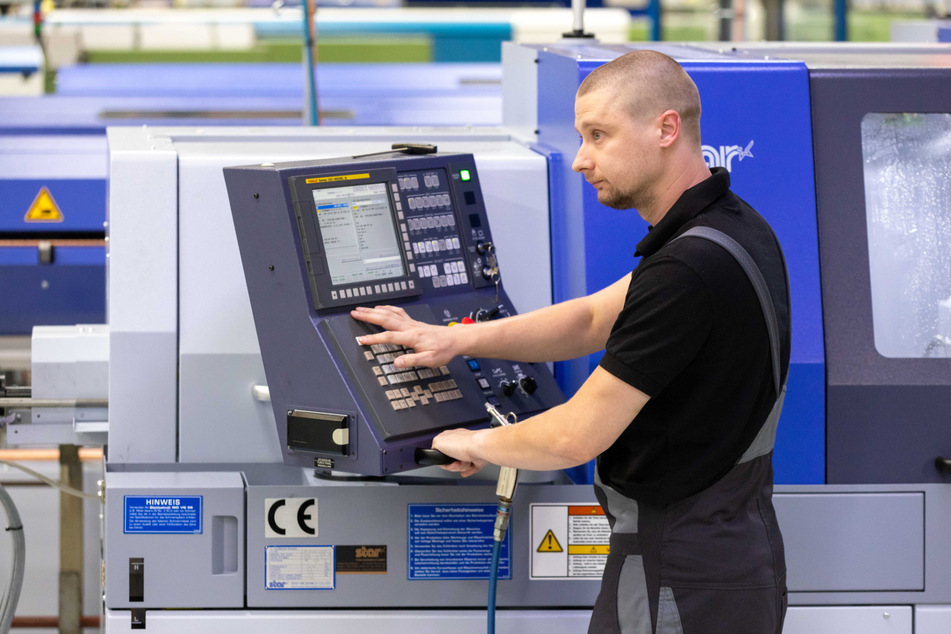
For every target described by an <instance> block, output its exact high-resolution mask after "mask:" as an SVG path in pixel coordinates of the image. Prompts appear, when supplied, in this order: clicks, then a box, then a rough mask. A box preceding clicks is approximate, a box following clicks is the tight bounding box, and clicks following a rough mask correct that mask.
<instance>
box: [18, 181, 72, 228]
mask: <svg viewBox="0 0 951 634" xmlns="http://www.w3.org/2000/svg"><path fill="white" fill-rule="evenodd" d="M23 220H24V222H63V212H61V211H60V210H59V206H57V204H56V201H55V200H53V195H52V194H51V193H50V190H49V188H47V187H43V188H42V189H40V193H39V194H37V195H36V199H34V200H33V204H32V205H30V208H29V209H28V210H27V212H26V216H24V217H23Z"/></svg>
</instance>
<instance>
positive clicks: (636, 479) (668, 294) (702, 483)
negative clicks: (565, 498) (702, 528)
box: [598, 168, 790, 504]
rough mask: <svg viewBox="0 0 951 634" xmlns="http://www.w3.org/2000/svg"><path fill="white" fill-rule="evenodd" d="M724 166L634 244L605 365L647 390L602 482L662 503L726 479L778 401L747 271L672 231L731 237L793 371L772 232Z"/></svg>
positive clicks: (718, 250) (607, 455)
mask: <svg viewBox="0 0 951 634" xmlns="http://www.w3.org/2000/svg"><path fill="white" fill-rule="evenodd" d="M729 187H730V176H729V172H727V171H726V170H725V169H722V168H715V169H714V170H712V174H711V177H710V178H708V179H707V180H705V181H703V182H702V183H700V184H698V185H696V186H695V187H693V188H691V189H689V190H687V191H686V192H684V194H683V195H682V196H681V197H680V199H679V200H678V201H677V202H676V204H674V206H673V207H671V208H670V210H669V211H668V212H667V214H666V215H665V216H664V217H663V219H662V220H661V221H660V222H659V223H657V226H655V227H652V228H651V230H650V231H649V232H648V234H647V236H645V237H644V239H643V240H641V242H640V243H639V244H638V245H637V253H636V254H635V255H640V256H642V259H641V262H640V264H638V266H637V267H636V268H635V269H634V272H633V275H632V277H631V284H630V286H629V287H628V291H627V298H626V300H625V303H624V308H623V309H622V310H621V313H620V315H619V316H618V319H617V321H616V322H615V324H614V327H613V329H612V331H611V335H610V337H609V338H608V342H607V346H606V348H605V353H604V357H603V358H602V359H601V363H600V365H601V367H602V368H604V369H605V370H607V371H608V372H610V373H611V374H613V375H614V376H616V377H618V378H619V379H621V380H622V381H624V382H626V383H628V384H630V385H632V386H634V387H636V388H637V389H639V390H641V391H642V392H644V393H645V394H647V395H648V396H650V397H651V399H650V401H648V402H647V404H646V405H645V406H644V408H643V409H642V410H641V412H640V413H639V414H638V415H637V417H636V418H635V419H634V420H633V421H632V422H631V424H630V425H629V426H628V427H627V429H626V430H625V431H624V432H623V433H622V434H621V436H620V437H619V438H618V439H617V440H616V441H615V443H614V444H613V445H612V446H611V447H610V448H609V449H608V450H607V451H605V452H604V453H603V454H602V455H601V456H600V457H599V460H598V468H599V474H600V476H601V479H602V481H604V482H605V483H607V484H610V485H611V486H613V487H614V488H616V489H617V490H618V491H620V492H621V493H623V494H625V495H626V496H628V497H631V498H633V499H635V500H639V501H643V502H647V503H650V504H668V503H671V502H675V501H677V500H681V499H683V498H685V497H687V496H689V495H692V494H694V493H697V492H699V491H701V490H703V489H705V488H706V487H708V486H709V485H711V484H713V483H714V482H715V481H717V480H718V479H719V478H720V477H722V476H723V475H724V474H725V473H726V472H727V471H729V470H730V468H731V467H732V466H733V465H734V464H735V463H736V461H737V460H738V459H739V458H740V456H742V455H743V452H744V451H745V450H746V448H747V447H748V446H749V445H750V443H751V442H752V440H753V438H755V437H756V434H757V433H758V432H759V429H760V427H761V426H762V424H763V422H764V421H765V420H766V417H767V416H768V414H769V412H770V410H771V409H772V407H773V404H774V402H775V400H776V393H775V389H774V387H773V375H772V366H771V363H772V361H771V358H770V352H769V339H768V335H767V331H766V322H765V320H764V318H763V312H762V309H761V308H760V304H759V301H758V300H757V298H756V293H755V292H754V290H753V287H752V285H751V283H750V282H749V278H748V277H747V276H746V273H745V272H744V271H743V269H742V268H741V267H740V265H739V264H737V262H736V260H734V258H733V256H731V255H730V254H729V253H728V252H727V251H726V250H725V249H723V247H721V246H719V245H717V244H714V243H712V242H710V241H708V240H704V239H701V238H693V237H689V238H684V239H682V240H677V241H675V242H671V240H672V238H674V237H676V236H678V235H680V234H681V233H683V232H684V231H686V230H688V229H690V228H691V227H695V226H707V227H713V228H714V229H718V230H720V231H722V232H723V233H726V234H727V235H729V236H730V237H732V238H733V239H734V240H736V241H737V242H739V243H740V244H741V245H742V246H743V248H744V249H746V251H747V252H748V253H749V254H750V256H751V257H752V258H753V260H754V261H755V262H756V264H757V266H758V267H759V268H760V270H761V272H762V273H763V276H764V278H765V279H766V282H767V286H768V287H769V291H770V295H771V298H772V301H773V304H774V306H775V308H776V313H777V316H778V319H779V327H780V343H781V350H782V359H781V368H782V378H783V381H785V378H786V372H787V369H788V367H789V345H790V325H789V323H790V322H789V300H788V289H787V287H786V274H785V269H784V263H783V256H782V251H781V248H780V246H779V242H778V240H777V239H776V236H775V235H774V234H773V231H772V229H771V228H770V227H769V225H768V224H767V223H766V221H765V220H764V219H763V217H762V216H760V215H759V214H758V213H757V212H756V211H755V210H754V209H753V208H752V207H750V206H749V205H748V204H747V203H745V202H744V201H743V200H741V199H740V198H739V197H738V196H736V195H735V194H733V192H731V191H730V189H729Z"/></svg>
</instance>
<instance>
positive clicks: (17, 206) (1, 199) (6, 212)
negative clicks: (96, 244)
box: [0, 178, 106, 234]
mask: <svg viewBox="0 0 951 634" xmlns="http://www.w3.org/2000/svg"><path fill="white" fill-rule="evenodd" d="M0 191H2V192H3V196H0V232H2V233H8V232H28V233H31V234H35V233H37V232H56V233H61V232H97V233H99V234H102V233H103V232H104V229H103V225H102V223H103V222H104V221H105V219H106V182H105V180H103V179H85V178H84V179H10V180H0ZM50 205H52V208H51V207H50ZM47 212H48V213H47Z"/></svg>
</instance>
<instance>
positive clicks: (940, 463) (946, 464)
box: [934, 456, 951, 474]
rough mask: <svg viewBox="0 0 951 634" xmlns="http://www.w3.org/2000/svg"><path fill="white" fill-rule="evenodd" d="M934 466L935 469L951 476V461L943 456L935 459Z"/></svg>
mask: <svg viewBox="0 0 951 634" xmlns="http://www.w3.org/2000/svg"><path fill="white" fill-rule="evenodd" d="M934 466H935V469H937V470H938V471H940V472H941V473H948V474H951V460H948V459H947V458H942V457H941V456H938V457H937V458H935V461H934Z"/></svg>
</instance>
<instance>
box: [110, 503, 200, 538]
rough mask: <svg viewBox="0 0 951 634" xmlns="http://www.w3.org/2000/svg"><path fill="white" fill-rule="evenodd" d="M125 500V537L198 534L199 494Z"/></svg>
mask: <svg viewBox="0 0 951 634" xmlns="http://www.w3.org/2000/svg"><path fill="white" fill-rule="evenodd" d="M124 501H125V505H124V508H125V514H124V522H123V532H125V533H126V534H130V533H138V534H142V535H146V534H183V535H197V534H201V531H202V525H201V505H202V496H200V495H175V496H167V495H154V496H147V495H127V496H125V498H124Z"/></svg>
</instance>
